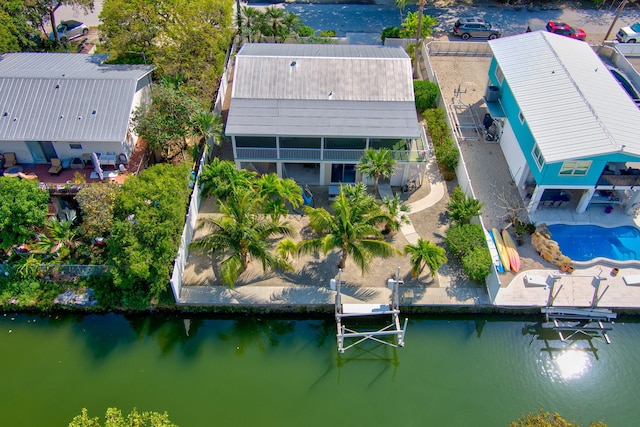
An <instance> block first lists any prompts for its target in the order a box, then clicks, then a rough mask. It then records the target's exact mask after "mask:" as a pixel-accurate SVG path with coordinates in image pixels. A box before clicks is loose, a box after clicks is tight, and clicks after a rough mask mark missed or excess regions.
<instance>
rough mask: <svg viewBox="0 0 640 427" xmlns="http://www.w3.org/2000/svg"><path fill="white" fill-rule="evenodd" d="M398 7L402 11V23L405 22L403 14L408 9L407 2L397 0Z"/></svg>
mask: <svg viewBox="0 0 640 427" xmlns="http://www.w3.org/2000/svg"><path fill="white" fill-rule="evenodd" d="M396 7H397V8H398V10H399V11H400V22H402V21H403V20H404V18H403V17H402V12H404V8H405V7H407V0H396Z"/></svg>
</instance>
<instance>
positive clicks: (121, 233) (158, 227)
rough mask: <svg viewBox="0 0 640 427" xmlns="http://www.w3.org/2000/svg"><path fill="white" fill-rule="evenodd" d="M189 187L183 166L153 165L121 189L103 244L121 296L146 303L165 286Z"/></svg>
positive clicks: (178, 239)
mask: <svg viewBox="0 0 640 427" xmlns="http://www.w3.org/2000/svg"><path fill="white" fill-rule="evenodd" d="M188 185H189V167H188V165H187V164H185V163H183V164H182V165H180V166H173V165H170V164H158V165H155V166H152V167H150V168H148V169H146V170H144V171H143V172H141V173H140V174H139V175H137V176H134V177H130V178H129V179H127V180H126V181H125V183H124V185H123V186H122V187H121V188H120V191H119V192H118V195H117V197H116V202H115V207H114V220H113V226H112V228H111V237H110V238H109V239H108V240H107V247H108V250H109V257H110V263H111V264H112V266H113V267H114V269H113V270H112V271H113V274H114V283H115V285H116V286H118V287H120V288H121V289H123V290H124V291H125V294H127V293H128V294H130V295H136V297H137V298H142V300H144V299H145V298H146V299H147V301H148V298H155V297H158V296H159V295H160V294H161V293H162V292H165V291H166V290H167V289H168V285H169V278H170V276H171V269H172V267H173V260H174V259H175V257H176V254H177V251H178V245H179V243H180V236H181V233H182V229H183V227H184V218H185V216H186V212H187V203H188V200H189V194H190V190H189V187H188ZM129 303H130V304H131V302H129Z"/></svg>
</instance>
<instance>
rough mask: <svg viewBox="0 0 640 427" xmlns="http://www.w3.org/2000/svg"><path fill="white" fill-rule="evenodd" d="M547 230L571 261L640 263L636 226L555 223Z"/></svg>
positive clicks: (639, 241)
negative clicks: (596, 259) (601, 260)
mask: <svg viewBox="0 0 640 427" xmlns="http://www.w3.org/2000/svg"><path fill="white" fill-rule="evenodd" d="M549 231H550V232H551V239H552V240H555V241H556V242H558V245H560V250H561V251H562V253H563V254H564V255H566V256H568V257H569V258H571V259H572V260H574V261H590V260H592V259H594V258H599V257H602V258H608V259H613V260H618V261H628V260H640V231H638V229H637V228H635V227H631V226H623V227H615V228H603V227H598V226H596V225H565V224H554V225H550V226H549Z"/></svg>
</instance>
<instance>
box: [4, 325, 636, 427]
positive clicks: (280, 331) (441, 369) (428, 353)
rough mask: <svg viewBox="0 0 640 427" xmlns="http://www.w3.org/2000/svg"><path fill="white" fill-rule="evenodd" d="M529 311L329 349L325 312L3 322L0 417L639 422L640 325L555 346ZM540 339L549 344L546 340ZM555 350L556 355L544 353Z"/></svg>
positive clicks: (48, 420) (207, 422) (266, 422)
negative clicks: (545, 416)
mask: <svg viewBox="0 0 640 427" xmlns="http://www.w3.org/2000/svg"><path fill="white" fill-rule="evenodd" d="M539 332H540V329H539V325H537V324H536V322H535V321H533V320H527V319H516V320H511V321H505V320H502V321H499V320H497V319H480V318H470V319H469V318H468V319H463V320H454V319H444V318H417V317H415V316H413V317H412V318H411V319H410V322H409V327H408V330H407V336H406V347H405V348H402V349H398V350H395V349H392V348H389V347H385V346H379V345H368V346H364V347H360V348H358V349H354V350H349V351H348V352H347V353H345V354H344V355H339V354H338V353H337V351H336V348H335V336H334V333H335V324H334V321H333V319H332V318H327V319H326V320H281V319H277V320H274V319H271V320H267V319H262V320H260V319H256V318H242V319H236V320H229V319H226V320H215V319H204V318H201V319H192V320H191V321H190V325H189V335H188V336H187V334H186V332H185V322H184V321H183V319H181V318H175V317H167V316H156V317H125V316H120V315H105V316H98V315H92V316H86V317H83V316H58V317H56V316H55V315H53V316H48V317H39V316H35V315H10V314H7V315H5V316H4V317H0V370H1V374H2V375H1V376H0V379H1V384H2V387H3V393H2V399H0V414H1V415H0V419H1V420H2V421H1V425H3V426H13V427H15V426H30V427H31V426H65V425H67V423H68V422H69V421H70V420H71V419H72V417H73V416H74V415H75V414H78V413H80V410H81V408H82V407H86V408H88V409H89V413H90V414H91V415H94V416H100V417H102V416H103V415H104V412H105V409H106V408H107V407H108V406H117V407H119V408H121V409H123V410H124V411H127V412H128V411H130V410H131V408H133V407H134V406H136V407H137V408H138V409H141V410H155V411H165V410H166V411H168V412H169V414H170V417H171V419H172V420H173V421H174V422H175V423H177V424H178V425H180V426H181V427H189V426H192V427H195V426H213V425H217V426H231V425H232V426H298V425H301V426H302V425H304V426H328V425H347V426H359V425H373V426H383V425H397V426H491V427H495V426H507V425H508V423H509V422H510V421H512V420H514V419H516V418H517V417H518V416H519V414H520V413H523V412H529V411H535V410H537V409H538V408H540V407H544V408H545V409H547V410H553V411H559V412H560V413H562V414H563V415H564V416H565V417H566V418H569V419H572V420H574V421H577V422H580V423H583V424H588V421H590V420H595V419H604V420H605V421H606V422H607V423H608V424H609V426H610V427H614V426H632V425H637V422H638V421H637V420H638V419H639V418H640V405H639V404H638V402H637V397H638V392H637V390H638V387H637V381H638V378H640V363H637V354H638V353H640V324H638V323H625V322H618V323H616V324H615V326H614V330H613V331H612V332H611V333H610V337H611V340H612V344H610V345H607V344H605V343H604V342H601V341H587V340H579V341H575V342H573V343H572V344H569V343H562V342H561V341H559V340H557V339H556V338H557V337H556V335H554V334H545V335H543V336H542V337H541V336H540V335H539ZM544 338H546V339H544ZM554 349H555V350H554Z"/></svg>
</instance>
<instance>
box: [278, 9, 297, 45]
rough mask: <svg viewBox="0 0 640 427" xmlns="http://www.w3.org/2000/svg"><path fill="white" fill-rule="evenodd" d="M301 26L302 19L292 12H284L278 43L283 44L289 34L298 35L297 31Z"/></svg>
mask: <svg viewBox="0 0 640 427" xmlns="http://www.w3.org/2000/svg"><path fill="white" fill-rule="evenodd" d="M301 26H302V19H300V17H299V16H298V15H296V14H295V13H293V12H288V11H287V12H286V13H285V14H284V17H283V18H282V27H281V31H280V41H281V42H282V43H284V42H285V40H286V39H287V37H289V36H290V35H291V34H295V35H296V36H297V35H298V29H299V28H300V27H301Z"/></svg>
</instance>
